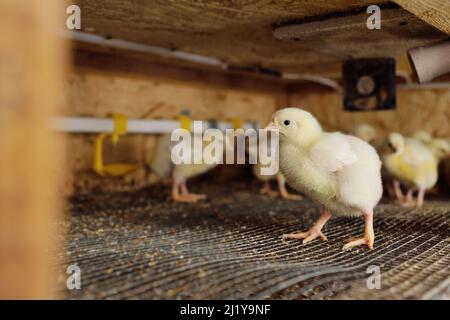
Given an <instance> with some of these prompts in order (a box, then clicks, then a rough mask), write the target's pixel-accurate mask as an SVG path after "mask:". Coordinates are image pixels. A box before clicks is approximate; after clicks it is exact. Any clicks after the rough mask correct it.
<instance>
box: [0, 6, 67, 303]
mask: <svg viewBox="0 0 450 320" xmlns="http://www.w3.org/2000/svg"><path fill="white" fill-rule="evenodd" d="M63 3H64V1H59V0H51V1H45V2H44V1H41V0H2V1H0V150H1V154H2V155H1V157H0V177H1V178H0V299H38V298H39V299H42V298H44V299H45V298H51V297H52V296H51V294H50V292H51V290H50V285H51V282H52V281H54V280H56V276H55V274H54V273H52V272H51V271H50V268H49V254H50V253H51V251H52V250H53V249H54V248H55V239H56V237H57V232H56V231H57V230H55V227H56V225H55V223H56V221H55V220H56V217H57V212H58V211H59V210H58V208H59V206H58V204H57V201H56V197H55V194H56V192H55V191H56V184H57V179H58V174H57V172H56V171H57V170H58V168H59V167H60V164H61V162H60V161H59V160H60V156H61V155H62V152H61V149H60V143H59V141H58V139H57V137H56V136H55V135H54V134H52V133H50V131H49V130H48V129H47V128H48V127H47V122H48V117H49V115H50V114H52V113H54V111H55V110H56V108H57V105H58V103H60V102H61V101H60V100H61V99H60V96H59V94H60V93H61V87H60V85H61V83H62V78H63V73H62V66H63V61H64V55H65V54H64V53H65V49H64V46H63V43H62V41H61V39H58V38H55V37H53V36H50V34H51V32H52V30H55V29H56V24H55V22H56V21H64V18H65V8H64V7H63V6H62V4H63ZM61 17H62V18H63V19H61Z"/></svg>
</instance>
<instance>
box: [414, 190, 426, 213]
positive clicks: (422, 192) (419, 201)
mask: <svg viewBox="0 0 450 320" xmlns="http://www.w3.org/2000/svg"><path fill="white" fill-rule="evenodd" d="M424 199H425V188H420V189H419V194H418V195H417V204H416V206H417V207H418V208H420V207H421V206H423V201H424Z"/></svg>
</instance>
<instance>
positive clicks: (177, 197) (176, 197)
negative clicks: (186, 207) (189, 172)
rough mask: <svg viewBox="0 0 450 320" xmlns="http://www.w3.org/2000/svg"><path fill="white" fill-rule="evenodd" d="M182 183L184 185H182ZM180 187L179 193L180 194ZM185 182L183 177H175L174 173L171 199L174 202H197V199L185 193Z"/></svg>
mask: <svg viewBox="0 0 450 320" xmlns="http://www.w3.org/2000/svg"><path fill="white" fill-rule="evenodd" d="M183 185H184V187H183ZM180 188H181V194H180ZM186 190H187V188H186V182H185V181H184V180H183V179H180V178H177V177H176V176H175V175H174V176H173V179H172V200H173V201H176V202H197V201H198V200H199V199H197V198H195V197H192V196H191V195H189V193H188V194H186V193H185V192H184V191H186Z"/></svg>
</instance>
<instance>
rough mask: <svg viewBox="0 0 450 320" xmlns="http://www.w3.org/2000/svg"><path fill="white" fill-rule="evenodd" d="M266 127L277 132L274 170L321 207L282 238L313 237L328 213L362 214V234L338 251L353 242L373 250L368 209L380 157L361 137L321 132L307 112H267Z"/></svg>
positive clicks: (378, 191) (377, 188) (378, 190)
mask: <svg viewBox="0 0 450 320" xmlns="http://www.w3.org/2000/svg"><path fill="white" fill-rule="evenodd" d="M267 129H269V130H275V131H277V132H279V134H280V169H281V172H282V173H283V174H284V175H285V177H286V179H287V182H288V183H289V184H290V185H291V186H292V187H293V188H294V189H296V190H297V191H299V192H302V193H304V194H305V195H307V196H308V197H309V198H311V199H312V200H314V201H316V202H317V203H319V204H320V205H321V216H320V218H319V220H318V221H317V222H316V223H315V224H314V226H312V227H311V228H310V229H309V230H308V231H306V232H298V233H292V234H286V235H283V238H284V239H304V240H303V243H307V242H309V241H311V240H313V239H316V238H318V237H320V238H322V239H323V240H326V236H325V235H324V234H323V233H322V231H321V230H322V227H323V226H324V225H325V223H326V222H327V221H328V219H330V217H331V212H334V213H336V214H338V215H355V216H360V215H362V216H363V217H364V221H365V232H364V237H362V238H359V239H356V240H352V241H350V242H348V243H347V244H345V245H344V247H343V249H348V248H352V247H354V246H358V245H367V246H368V247H369V248H370V249H372V248H373V244H374V239H375V234H374V231H373V208H374V207H375V206H376V205H377V203H378V201H379V200H380V198H381V195H382V192H383V188H382V184H381V173H380V169H381V161H380V158H379V157H378V154H377V152H376V151H375V149H374V148H373V147H372V146H371V145H369V144H368V143H366V142H364V141H363V140H361V139H359V138H356V137H353V136H349V135H344V134H342V133H339V132H335V133H325V132H323V131H322V128H321V126H320V124H319V123H318V121H317V120H316V119H315V118H314V117H313V116H312V115H311V114H310V113H308V112H306V111H304V110H301V109H297V108H286V109H282V110H280V111H278V112H276V113H275V114H274V115H273V116H272V122H271V123H270V124H269V125H268V127H267Z"/></svg>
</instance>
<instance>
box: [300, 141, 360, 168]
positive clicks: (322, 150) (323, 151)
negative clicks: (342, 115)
mask: <svg viewBox="0 0 450 320" xmlns="http://www.w3.org/2000/svg"><path fill="white" fill-rule="evenodd" d="M309 156H310V158H311V160H312V161H313V162H314V163H315V164H316V165H318V166H319V167H321V168H322V169H324V170H326V171H328V172H337V171H340V170H342V169H343V168H344V167H345V166H348V165H351V164H352V163H354V162H356V161H357V160H358V157H357V155H356V154H355V153H354V152H353V150H352V148H351V145H350V143H349V141H348V138H347V136H346V135H344V134H341V133H338V132H336V133H326V134H324V135H323V136H322V137H321V138H320V139H319V140H318V141H317V142H315V143H314V144H313V145H312V146H311V148H310V149H309Z"/></svg>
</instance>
